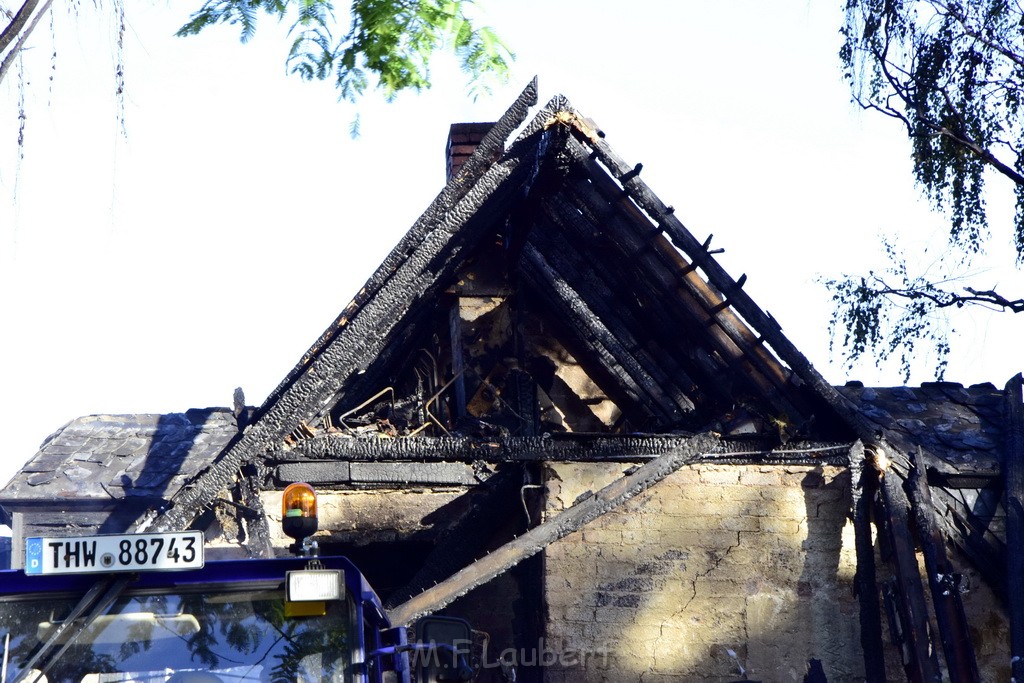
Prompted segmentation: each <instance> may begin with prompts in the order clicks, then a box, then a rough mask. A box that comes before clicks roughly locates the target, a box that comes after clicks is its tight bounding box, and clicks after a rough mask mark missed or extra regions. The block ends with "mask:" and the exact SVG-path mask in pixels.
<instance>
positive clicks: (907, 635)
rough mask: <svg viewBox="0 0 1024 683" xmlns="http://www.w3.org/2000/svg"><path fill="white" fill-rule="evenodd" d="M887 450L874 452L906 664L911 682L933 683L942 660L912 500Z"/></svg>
mask: <svg viewBox="0 0 1024 683" xmlns="http://www.w3.org/2000/svg"><path fill="white" fill-rule="evenodd" d="M887 456H888V453H883V452H882V451H881V449H878V450H876V452H875V466H876V467H877V468H878V470H879V472H880V475H881V485H880V491H881V501H882V509H883V514H885V516H886V527H887V530H888V536H889V543H890V547H891V548H892V564H893V569H894V571H895V574H896V581H897V585H898V586H899V590H898V591H897V593H898V596H899V601H898V602H899V604H898V608H899V615H900V621H901V622H902V623H903V640H904V643H905V644H906V648H907V654H908V657H909V660H908V661H905V662H904V663H903V667H904V669H905V671H906V673H907V680H908V681H911V682H912V683H932V682H933V681H940V680H942V679H941V677H940V674H939V662H938V658H937V657H936V655H935V651H934V649H932V648H931V647H930V643H929V640H928V605H927V601H926V600H925V597H924V586H923V585H922V583H921V575H920V574H919V573H918V566H917V556H916V554H915V552H914V539H913V537H912V536H911V533H910V519H909V516H908V510H909V507H910V503H909V501H908V500H907V494H906V492H904V490H903V487H902V486H901V480H900V478H899V477H898V476H894V473H893V472H892V469H891V463H888V462H887Z"/></svg>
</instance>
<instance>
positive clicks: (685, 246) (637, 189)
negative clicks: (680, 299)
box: [570, 122, 909, 472]
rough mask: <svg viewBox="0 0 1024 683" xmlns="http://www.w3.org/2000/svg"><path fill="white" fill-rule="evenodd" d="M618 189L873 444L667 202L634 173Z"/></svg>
mask: <svg viewBox="0 0 1024 683" xmlns="http://www.w3.org/2000/svg"><path fill="white" fill-rule="evenodd" d="M570 125H571V126H572V128H573V132H574V135H576V136H578V137H579V138H580V139H581V140H583V141H585V144H586V145H588V146H590V147H591V148H592V149H593V151H594V155H595V156H596V157H597V158H598V159H599V160H600V161H601V163H602V164H604V165H605V166H606V167H607V168H608V169H609V170H610V171H611V173H612V175H613V176H614V177H616V178H621V177H622V176H624V175H625V174H626V173H627V172H628V171H629V170H630V168H631V167H630V166H629V165H628V164H626V163H625V162H624V161H623V160H622V158H621V157H619V156H618V155H617V154H616V153H615V152H614V151H612V149H611V147H609V145H608V143H607V142H606V141H605V140H604V139H601V138H595V137H593V136H590V135H588V134H587V131H586V130H585V128H583V127H582V126H581V125H579V124H577V123H576V122H572V123H571V124H570ZM624 188H625V189H626V191H627V192H628V193H629V196H630V198H631V199H632V200H633V201H634V202H636V204H637V206H639V207H640V208H641V209H643V211H644V212H646V213H647V214H648V215H649V216H651V217H652V218H653V220H654V221H655V222H656V223H657V224H658V225H660V226H661V227H662V228H663V229H664V230H665V234H666V235H667V236H668V237H669V238H670V239H671V240H672V243H673V244H674V245H675V246H676V247H678V248H679V249H681V250H682V251H683V252H684V253H685V254H686V255H687V256H688V257H689V259H690V261H691V262H692V263H693V264H695V265H697V266H698V267H700V269H701V270H702V271H703V272H704V273H705V274H706V275H707V277H708V279H709V281H710V282H711V284H712V285H714V287H715V288H716V289H718V290H719V291H720V292H721V293H722V295H723V296H725V297H726V298H728V299H729V300H730V301H731V302H732V307H733V309H735V310H736V312H737V313H738V314H739V315H740V316H742V317H743V320H745V321H746V322H747V323H748V324H749V325H750V326H751V327H753V328H754V329H755V330H756V331H757V332H758V333H760V335H761V336H763V337H764V339H765V341H767V342H768V344H769V345H770V346H771V348H772V349H773V350H774V351H775V353H776V354H778V356H779V358H780V359H781V360H782V361H783V362H785V363H786V364H787V365H788V366H789V367H790V368H791V369H792V370H793V372H794V373H796V375H797V376H798V377H799V378H800V379H801V380H803V381H804V382H805V383H806V384H807V385H808V386H809V388H810V389H811V390H812V391H813V392H814V393H815V394H817V395H818V396H820V397H821V398H822V399H823V400H825V401H826V402H827V403H828V404H829V406H830V407H832V409H833V410H834V411H835V412H836V414H837V415H838V416H839V417H840V418H842V419H843V420H844V421H845V422H846V423H847V424H849V425H850V426H851V428H852V429H853V430H854V432H855V433H856V435H857V437H858V438H860V439H862V440H864V442H865V443H876V442H877V441H878V437H879V436H880V433H881V429H880V428H879V427H878V426H877V425H874V424H872V423H871V422H870V421H869V420H868V419H867V418H865V417H864V416H863V415H861V414H860V412H859V411H858V410H857V409H856V407H855V406H853V404H851V403H850V401H849V400H848V399H846V398H845V397H844V396H842V395H841V394H840V393H839V392H838V391H837V390H836V388H835V387H834V386H832V385H831V384H829V383H828V382H827V381H826V380H825V378H824V377H822V375H821V374H820V373H819V372H818V371H817V370H816V369H815V368H814V366H813V365H811V363H810V361H809V360H807V357H806V356H804V355H803V353H802V352H801V351H800V350H799V349H797V348H796V346H794V345H793V343H792V342H791V341H789V339H787V338H786V336H785V335H784V334H783V333H782V328H781V326H779V324H778V323H777V322H776V321H775V320H774V319H773V318H771V317H770V316H769V315H768V314H766V313H765V312H764V311H762V310H761V308H760V307H759V306H758V305H757V304H756V303H755V302H754V300H753V299H751V298H750V296H749V295H748V294H747V293H746V292H745V291H744V290H743V289H742V288H740V287H737V286H736V282H735V281H734V280H733V279H732V277H731V276H730V275H729V274H728V273H727V272H726V271H725V269H724V268H722V266H721V265H719V263H718V262H717V261H715V259H714V258H712V257H711V256H710V255H709V254H708V252H707V250H706V249H705V248H704V247H703V246H702V245H701V243H700V242H699V241H697V239H696V238H695V237H694V236H693V235H692V234H691V233H690V231H689V230H687V229H686V226H684V225H683V224H682V222H681V221H680V220H679V219H678V218H676V216H675V215H674V214H672V213H670V212H669V211H668V207H667V206H666V205H665V204H664V203H663V202H662V201H661V200H660V199H658V197H657V196H656V195H655V194H654V192H652V191H651V189H650V188H649V187H648V186H647V184H646V183H644V181H643V180H642V179H640V178H633V179H631V180H628V181H626V182H625V183H624ZM893 456H894V457H895V458H900V455H899V454H897V453H894V454H893ZM897 464H898V465H900V466H901V467H902V468H903V471H904V472H906V471H908V470H909V462H908V461H906V460H902V461H897Z"/></svg>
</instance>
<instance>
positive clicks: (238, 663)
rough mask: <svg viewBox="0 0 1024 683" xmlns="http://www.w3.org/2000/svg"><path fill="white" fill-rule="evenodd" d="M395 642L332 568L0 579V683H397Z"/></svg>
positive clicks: (361, 593) (376, 612) (294, 563)
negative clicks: (118, 582) (120, 579)
mask: <svg viewBox="0 0 1024 683" xmlns="http://www.w3.org/2000/svg"><path fill="white" fill-rule="evenodd" d="M311 564H312V565H313V568H312V569H311V568H310V565H311ZM115 576H118V577H126V579H127V581H126V582H122V584H121V585H122V586H124V587H123V588H120V589H119V590H117V589H115V588H114V586H116V582H115V581H114V580H113V577H115ZM111 593H113V594H112V595H110V594H111ZM402 641H404V629H391V628H390V624H389V623H388V621H387V616H386V613H385V611H384V609H383V607H382V606H381V603H380V600H379V599H378V597H377V595H376V594H375V593H374V592H373V590H372V589H371V588H370V587H369V586H368V585H367V582H366V580H365V579H364V578H363V575H362V574H361V573H360V572H359V570H358V569H356V567H355V566H353V565H352V563H351V562H349V561H348V560H347V559H345V558H343V557H321V558H316V559H315V561H313V562H312V563H311V562H310V560H309V559H308V558H279V559H267V560H256V559H250V560H229V561H218V562H207V563H205V564H204V566H202V567H199V568H192V569H185V570H177V571H175V570H154V571H138V572H135V573H131V574H111V573H97V572H83V573H78V572H73V571H69V572H66V573H57V574H42V575H35V576H34V575H30V574H26V573H25V572H24V571H21V570H11V571H4V572H0V647H2V650H3V655H2V663H3V665H2V672H0V674H2V675H0V683H21V682H25V683H34V682H39V683H114V682H120V681H133V682H138V683H165V682H168V683H219V682H223V683H236V682H241V681H260V682H263V683H284V682H285V681H291V682H294V683H335V682H336V683H341V682H345V683H349V682H351V683H381V682H383V681H385V680H388V681H402V682H406V683H407V682H408V681H409V680H410V676H409V671H408V670H407V668H408V667H407V666H404V665H403V664H404V661H407V658H403V655H402V652H401V650H402V648H401V647H397V646H400V645H402V644H403V642H402Z"/></svg>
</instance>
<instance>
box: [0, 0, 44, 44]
mask: <svg viewBox="0 0 1024 683" xmlns="http://www.w3.org/2000/svg"><path fill="white" fill-rule="evenodd" d="M38 4H39V0H25V2H24V4H22V6H21V8H20V9H19V10H18V13H17V14H15V15H14V18H13V19H11V23H10V24H8V25H7V28H5V29H4V30H3V32H2V33H0V53H3V52H4V51H6V50H7V47H8V46H9V45H10V44H11V43H13V42H14V39H15V38H17V37H18V34H20V33H21V29H22V28H24V27H25V24H27V23H28V20H29V19H30V18H31V17H32V13H33V12H35V9H36V5H38Z"/></svg>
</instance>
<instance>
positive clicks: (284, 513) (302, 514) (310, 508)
mask: <svg viewBox="0 0 1024 683" xmlns="http://www.w3.org/2000/svg"><path fill="white" fill-rule="evenodd" d="M281 528H282V530H283V531H284V532H285V534H287V535H288V536H291V537H292V538H294V539H295V543H293V544H292V551H293V552H295V553H296V554H301V555H309V554H310V552H309V551H310V550H314V549H315V548H316V543H315V542H313V541H310V540H309V537H310V536H312V535H313V534H315V533H316V529H317V518H316V491H314V490H313V487H312V486H310V485H309V484H302V483H300V484H289V485H288V487H287V488H286V489H285V490H284V493H283V494H282V495H281ZM313 554H314V555H315V554H316V553H315V552H314V553H313Z"/></svg>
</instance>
